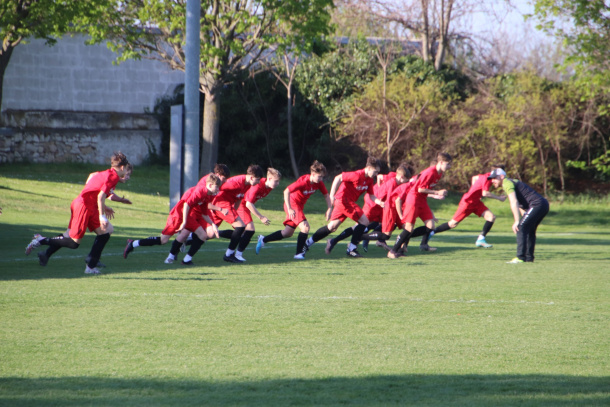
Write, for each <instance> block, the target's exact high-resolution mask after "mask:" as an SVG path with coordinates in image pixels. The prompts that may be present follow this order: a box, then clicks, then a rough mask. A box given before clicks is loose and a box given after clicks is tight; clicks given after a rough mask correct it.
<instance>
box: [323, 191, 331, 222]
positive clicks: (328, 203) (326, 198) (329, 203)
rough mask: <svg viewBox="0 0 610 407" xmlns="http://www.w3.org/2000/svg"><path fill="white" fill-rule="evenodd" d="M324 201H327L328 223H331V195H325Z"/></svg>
mask: <svg viewBox="0 0 610 407" xmlns="http://www.w3.org/2000/svg"><path fill="white" fill-rule="evenodd" d="M324 199H325V200H326V206H327V207H328V209H326V221H329V220H330V215H331V214H332V213H333V204H332V202H331V201H330V195H329V194H326V195H324Z"/></svg>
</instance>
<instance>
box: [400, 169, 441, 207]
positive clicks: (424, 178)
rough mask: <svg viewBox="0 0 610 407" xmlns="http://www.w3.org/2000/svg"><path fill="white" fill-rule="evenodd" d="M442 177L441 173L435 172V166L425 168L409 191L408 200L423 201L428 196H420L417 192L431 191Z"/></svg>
mask: <svg viewBox="0 0 610 407" xmlns="http://www.w3.org/2000/svg"><path fill="white" fill-rule="evenodd" d="M442 176H443V174H442V173H439V172H438V171H437V170H436V165H433V166H431V167H428V168H426V169H425V170H423V171H422V172H420V173H419V175H418V177H417V179H416V180H415V183H414V184H413V188H411V191H409V195H408V199H409V201H411V202H416V201H420V202H421V201H425V200H426V199H427V198H428V194H422V193H421V192H418V190H419V189H420V188H423V189H432V188H434V187H435V186H436V183H437V182H438V181H439V180H440V179H441V177H442Z"/></svg>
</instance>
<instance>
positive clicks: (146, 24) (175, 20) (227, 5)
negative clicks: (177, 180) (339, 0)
mask: <svg viewBox="0 0 610 407" xmlns="http://www.w3.org/2000/svg"><path fill="white" fill-rule="evenodd" d="M115 1H116V2H117V8H116V9H115V10H112V12H110V13H109V16H108V20H109V21H108V22H109V24H107V25H104V26H103V27H100V28H99V29H96V30H95V32H93V34H92V35H93V38H94V40H96V41H102V40H104V39H107V38H108V39H109V40H110V42H109V46H110V48H111V49H112V50H113V51H115V52H117V53H118V54H119V57H118V60H119V61H123V60H126V59H129V58H149V59H156V60H160V61H163V62H165V63H167V64H168V65H169V66H170V67H171V68H172V69H177V70H181V71H184V68H185V66H184V61H185V57H184V47H185V33H186V30H185V21H186V19H185V15H186V0H174V1H166V2H159V1H155V0H115ZM331 5H332V1H331V0H289V1H286V0H284V1H282V0H257V1H252V0H207V1H206V0H204V1H202V4H201V67H200V80H199V85H200V90H201V92H203V93H204V95H205V103H204V107H203V134H202V138H203V143H202V144H203V149H204V150H203V152H202V159H201V164H200V173H205V172H208V171H210V170H211V169H212V166H213V165H214V163H215V162H216V159H217V156H218V145H219V127H218V124H219V117H220V116H219V108H220V103H219V101H220V97H221V90H222V88H223V86H224V85H225V84H227V83H229V82H231V80H232V79H233V78H234V77H235V74H236V73H238V72H239V71H243V70H248V69H250V68H251V67H253V66H254V65H256V64H257V63H258V62H260V61H261V59H264V58H269V57H270V55H269V50H270V48H271V46H272V45H274V44H277V43H278V42H280V41H285V31H284V32H283V31H281V30H278V29H277V27H278V26H279V25H281V24H285V25H288V26H289V28H290V29H289V30H288V31H289V32H290V33H291V35H293V36H295V38H296V37H299V38H300V39H301V40H302V41H313V39H314V38H316V37H318V36H320V35H323V34H325V33H326V32H327V30H328V27H329V26H328V21H329V18H330V17H329V12H328V8H329V7H330V6H331Z"/></svg>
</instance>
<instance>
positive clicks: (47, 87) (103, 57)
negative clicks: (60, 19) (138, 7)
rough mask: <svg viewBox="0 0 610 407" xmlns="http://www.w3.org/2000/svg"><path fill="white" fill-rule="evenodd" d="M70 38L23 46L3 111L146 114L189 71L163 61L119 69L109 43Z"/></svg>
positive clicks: (11, 70)
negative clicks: (98, 43)
mask: <svg viewBox="0 0 610 407" xmlns="http://www.w3.org/2000/svg"><path fill="white" fill-rule="evenodd" d="M84 42H85V37H84V36H81V35H76V36H74V37H70V36H65V37H64V38H62V39H61V40H59V41H58V42H57V44H56V45H54V46H52V47H49V46H46V45H45V44H44V41H43V40H35V39H34V40H31V41H30V42H29V43H27V44H20V45H19V46H17V47H16V48H15V50H14V52H13V55H12V57H11V60H10V63H9V65H8V67H7V70H6V73H5V76H4V92H3V100H2V106H1V107H0V110H1V111H4V110H7V109H14V110H71V111H88V112H123V113H143V112H144V108H145V107H148V108H152V107H153V106H154V104H155V100H156V99H157V98H159V97H161V96H163V95H166V94H171V93H172V92H173V90H174V88H175V87H176V85H178V84H180V83H183V82H184V73H183V72H180V71H172V70H171V69H170V68H169V67H168V66H167V65H166V64H164V63H162V62H157V61H149V60H140V61H126V62H123V63H121V64H120V65H118V66H117V65H113V64H112V62H113V61H114V60H115V59H116V54H114V53H113V52H112V51H110V50H109V49H108V48H106V45H91V46H87V45H85V44H84Z"/></svg>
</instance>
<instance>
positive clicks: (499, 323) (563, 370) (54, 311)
mask: <svg viewBox="0 0 610 407" xmlns="http://www.w3.org/2000/svg"><path fill="white" fill-rule="evenodd" d="M99 169H101V168H100V167H95V166H84V165H36V166H33V165H30V166H27V165H16V166H7V165H3V166H0V207H2V208H3V214H2V215H0V250H1V256H0V406H5V405H6V406H8V405H14V406H50V405H58V406H84V405H87V406H202V405H207V406H225V405H233V406H254V405H258V406H268V405H281V406H284V405H322V406H338V405H356V406H376V405H394V406H404V405H418V406H420V405H425V406H428V405H431V406H446V405H460V406H477V405H480V406H489V405H493V406H495V405H503V406H516V405H519V406H523V405H526V406H567V405H579V406H590V405H600V406H601V405H609V404H610V375H609V365H610V363H609V362H610V357H609V355H610V340H609V338H610V307H609V304H610V300H609V299H610V277H609V271H610V232H609V231H608V227H607V226H608V223H609V221H610V209H609V208H608V200H607V198H606V199H600V200H586V201H585V202H581V203H575V202H572V203H564V204H562V205H559V204H555V203H551V213H550V214H549V215H548V216H547V218H546V219H545V220H544V222H543V224H542V226H541V227H540V229H539V240H538V246H537V250H536V255H537V258H536V263H534V264H521V265H509V264H505V261H507V260H510V259H511V258H512V257H514V251H515V238H514V236H513V234H512V232H511V231H510V225H511V223H512V222H511V217H510V211H509V209H508V205H507V204H506V203H499V202H496V201H492V202H488V204H489V206H490V208H491V209H492V210H493V211H494V213H496V215H497V216H498V220H497V222H496V225H494V228H493V229H492V231H491V233H490V235H489V237H488V241H489V242H491V243H493V244H494V248H493V249H489V250H485V249H475V247H474V240H475V239H476V235H477V234H478V232H479V230H480V228H481V227H482V224H483V222H482V220H481V219H478V218H473V217H470V218H468V219H466V220H465V221H464V222H463V223H462V224H461V225H460V226H459V227H458V229H456V230H454V231H450V232H446V233H444V234H442V235H438V236H436V237H434V239H433V240H432V243H433V245H434V246H436V247H438V248H439V251H438V252H437V253H434V254H428V253H420V252H419V251H418V250H417V245H416V244H415V245H411V247H410V251H409V255H408V257H406V258H402V259H398V260H389V259H386V258H385V252H382V251H381V250H380V249H378V248H376V247H371V250H370V251H369V253H367V254H366V255H365V256H366V258H364V259H360V260H355V259H349V258H347V257H346V256H345V255H344V254H343V249H344V245H343V244H339V245H338V246H337V248H336V249H335V251H334V252H333V253H332V254H331V255H330V256H326V255H325V254H324V250H323V249H324V247H323V245H322V244H321V243H319V244H317V245H316V246H314V248H313V249H312V250H311V251H310V252H309V253H308V255H307V260H306V261H304V262H296V261H294V260H293V259H292V256H293V254H294V248H295V243H296V240H295V238H292V239H289V240H286V241H281V242H276V243H271V244H269V245H267V246H266V247H265V248H264V249H263V251H262V252H261V254H260V255H259V256H256V255H255V254H254V241H253V243H252V244H251V246H250V247H249V248H248V250H247V251H246V253H245V257H246V258H247V260H248V262H247V264H244V265H232V264H228V263H224V262H223V261H222V254H223V252H224V250H225V248H226V246H227V241H217V240H215V241H210V242H207V243H206V244H205V245H204V246H203V247H202V249H201V251H200V252H199V253H198V254H197V255H196V256H195V259H194V261H195V262H196V266H195V267H184V266H182V265H180V264H175V265H166V264H163V260H164V258H165V256H166V254H167V251H168V250H169V245H166V246H161V247H155V248H140V249H137V250H136V251H135V252H134V253H133V254H131V255H130V257H129V259H127V260H124V259H123V258H122V256H121V254H122V250H123V247H124V244H125V239H126V238H128V237H130V238H133V237H136V238H140V237H147V236H151V235H158V234H159V232H160V231H161V229H162V228H163V226H164V225H165V220H166V216H167V211H168V197H167V195H168V176H167V170H166V169H164V168H154V167H152V168H145V169H141V168H136V170H135V172H134V175H133V178H132V180H131V181H130V182H129V183H128V184H127V185H123V184H120V185H119V186H118V188H117V190H118V193H119V194H120V195H122V194H123V193H125V194H126V195H127V196H128V197H129V198H130V199H131V200H132V201H133V203H134V204H133V205H132V206H127V205H121V204H114V205H113V207H114V208H115V210H116V211H117V216H116V218H115V219H114V220H113V224H114V226H115V233H114V235H113V236H112V238H111V240H110V242H109V243H108V245H107V247H106V250H105V252H104V255H103V258H102V261H103V262H104V263H106V264H107V265H108V267H107V268H106V269H105V270H104V274H103V275H101V276H86V275H84V274H83V271H84V267H85V265H84V261H83V259H84V257H85V256H86V254H87V253H88V251H89V249H90V247H91V243H92V241H93V238H92V236H87V237H86V238H85V239H84V240H83V242H82V244H81V248H79V249H78V250H68V249H63V250H61V251H60V252H58V253H57V254H56V255H55V256H54V257H53V258H52V259H51V261H50V262H49V265H48V266H47V267H45V268H43V267H40V266H39V265H38V263H37V259H36V258H35V256H34V255H33V256H31V257H25V256H24V254H23V249H24V247H25V245H26V244H27V243H28V242H29V240H30V239H31V235H32V234H33V233H36V232H42V233H43V234H49V235H52V234H57V233H61V232H62V231H63V230H65V228H66V226H67V222H68V219H69V204H70V201H71V200H72V199H73V198H74V197H75V196H76V195H77V194H78V193H79V192H80V189H81V188H82V184H83V182H84V180H85V179H86V177H87V174H88V173H89V172H90V171H94V170H99ZM287 182H288V180H286V181H284V182H283V183H282V185H281V186H280V189H279V190H278V191H274V192H272V194H271V195H270V196H269V197H267V198H266V199H265V200H263V201H261V202H260V205H259V207H260V209H261V211H262V212H263V213H265V214H267V215H268V216H269V218H270V219H271V220H272V222H273V223H272V225H271V226H264V225H262V224H257V225H256V227H257V229H260V230H259V231H257V232H261V233H264V234H266V233H270V232H272V231H275V230H277V229H279V228H281V223H282V221H283V219H284V215H283V211H282V206H281V202H282V198H281V190H282V189H283V188H284V187H285V185H286V184H287ZM458 200H459V195H457V194H455V195H454V196H452V197H451V198H450V199H448V200H447V201H441V202H439V201H432V206H433V209H434V210H435V213H436V215H437V217H438V218H440V219H441V220H442V221H445V220H447V219H448V218H450V217H451V215H452V214H453V212H454V210H455V209H456V204H457V201H458ZM324 207H325V204H324V202H323V199H322V198H321V196H318V195H314V196H313V197H312V198H311V199H310V202H309V203H308V206H307V208H306V210H307V213H308V215H309V216H308V218H309V220H310V223H311V225H312V229H313V230H315V229H317V228H318V227H320V226H322V225H323V224H324V221H323V215H322V213H323V210H324ZM346 225H347V224H346ZM257 234H258V233H257ZM414 243H415V242H414Z"/></svg>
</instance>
